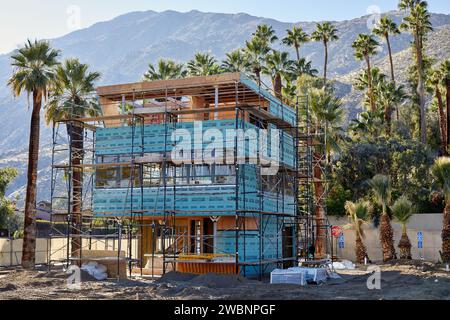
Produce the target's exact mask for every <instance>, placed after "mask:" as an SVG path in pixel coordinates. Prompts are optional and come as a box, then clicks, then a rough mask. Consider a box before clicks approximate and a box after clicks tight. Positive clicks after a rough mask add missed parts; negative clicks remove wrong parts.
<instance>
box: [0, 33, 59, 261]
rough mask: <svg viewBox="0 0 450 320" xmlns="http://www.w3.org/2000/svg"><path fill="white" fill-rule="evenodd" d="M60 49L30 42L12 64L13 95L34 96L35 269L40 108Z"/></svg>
mask: <svg viewBox="0 0 450 320" xmlns="http://www.w3.org/2000/svg"><path fill="white" fill-rule="evenodd" d="M58 55H59V51H57V50H54V49H52V48H51V47H50V44H49V43H48V42H47V41H37V40H35V41H34V42H31V41H30V40H28V42H27V43H26V44H25V46H24V47H22V48H20V49H19V50H18V51H17V52H16V53H14V54H13V55H12V56H11V58H12V62H11V65H12V66H13V67H14V72H13V75H12V76H11V78H10V79H9V80H8V85H9V86H10V87H11V88H12V90H13V94H14V95H15V96H16V97H17V96H20V94H21V93H22V92H23V91H26V92H27V94H28V96H29V95H30V94H32V96H33V111H32V115H31V127H30V143H29V146H28V176H27V193H26V199H25V218H24V236H23V251H22V266H23V267H24V268H26V269H30V268H34V264H35V251H36V214H35V210H36V180H37V167H38V157H39V133H40V111H41V107H42V100H43V99H45V98H46V96H47V91H48V88H49V86H50V85H51V83H52V81H53V79H54V76H55V70H54V69H55V66H56V65H57V64H58V62H57V58H58Z"/></svg>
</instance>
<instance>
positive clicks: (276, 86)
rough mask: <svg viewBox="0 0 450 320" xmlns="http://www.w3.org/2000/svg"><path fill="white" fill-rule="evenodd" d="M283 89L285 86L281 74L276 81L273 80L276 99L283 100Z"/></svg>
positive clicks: (276, 77)
mask: <svg viewBox="0 0 450 320" xmlns="http://www.w3.org/2000/svg"><path fill="white" fill-rule="evenodd" d="M282 89H283V84H282V82H281V76H280V75H279V74H277V75H276V76H275V79H274V80H273V91H274V92H275V97H277V98H278V99H280V101H281V100H282V99H283V95H282Z"/></svg>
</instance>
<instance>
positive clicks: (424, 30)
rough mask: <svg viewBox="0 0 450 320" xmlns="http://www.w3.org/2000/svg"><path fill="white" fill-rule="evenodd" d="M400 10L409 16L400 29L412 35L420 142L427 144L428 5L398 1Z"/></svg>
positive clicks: (429, 22) (412, 0) (429, 28)
mask: <svg viewBox="0 0 450 320" xmlns="http://www.w3.org/2000/svg"><path fill="white" fill-rule="evenodd" d="M398 7H399V9H400V10H407V11H409V15H408V16H407V17H405V18H404V19H403V22H402V24H401V25H400V28H401V29H403V30H408V31H409V32H411V33H412V35H413V52H414V57H415V59H416V67H417V71H418V72H417V96H418V97H419V108H420V131H421V141H422V143H423V144H425V143H426V142H427V130H426V109H425V102H426V101H425V68H424V41H425V39H426V36H427V34H428V33H429V32H430V31H432V30H433V27H432V25H431V21H430V19H431V15H430V13H429V12H428V4H427V2H426V1H422V0H400V2H399V5H398Z"/></svg>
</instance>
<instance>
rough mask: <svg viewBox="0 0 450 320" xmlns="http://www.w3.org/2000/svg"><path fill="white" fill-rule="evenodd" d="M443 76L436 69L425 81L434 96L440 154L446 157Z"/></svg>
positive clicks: (446, 124)
mask: <svg viewBox="0 0 450 320" xmlns="http://www.w3.org/2000/svg"><path fill="white" fill-rule="evenodd" d="M444 77H445V76H444V75H443V74H442V69H441V68H438V69H435V70H433V71H432V72H431V75H430V76H429V77H428V79H427V84H428V86H429V87H430V88H431V90H433V91H434V95H435V98H436V101H437V105H438V111H439V128H440V135H441V137H440V138H441V139H440V140H441V152H442V154H443V155H444V156H447V155H448V141H447V130H448V123H447V117H446V116H445V111H444V101H443V99H442V92H441V85H442V84H445V82H444Z"/></svg>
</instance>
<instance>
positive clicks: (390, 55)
mask: <svg viewBox="0 0 450 320" xmlns="http://www.w3.org/2000/svg"><path fill="white" fill-rule="evenodd" d="M385 37H386V43H387V47H388V52H389V63H390V65H391V80H392V82H393V83H394V84H395V74H394V61H393V60H392V49H391V42H390V40H389V35H385Z"/></svg>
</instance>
